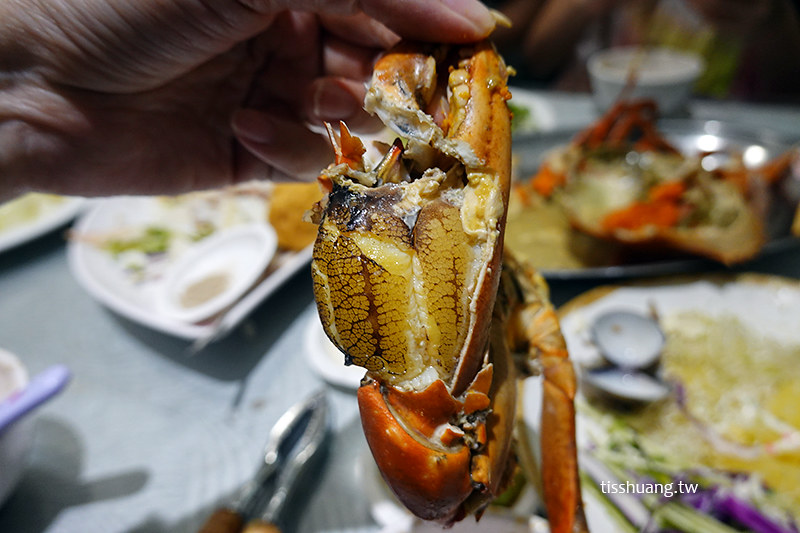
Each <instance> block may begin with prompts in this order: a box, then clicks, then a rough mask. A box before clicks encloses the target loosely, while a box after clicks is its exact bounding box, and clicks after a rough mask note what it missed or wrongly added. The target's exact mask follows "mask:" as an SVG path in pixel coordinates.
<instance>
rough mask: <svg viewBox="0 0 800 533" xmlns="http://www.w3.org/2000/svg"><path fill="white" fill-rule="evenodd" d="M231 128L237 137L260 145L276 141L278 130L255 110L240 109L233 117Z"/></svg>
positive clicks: (262, 114) (268, 119) (267, 118)
mask: <svg viewBox="0 0 800 533" xmlns="http://www.w3.org/2000/svg"><path fill="white" fill-rule="evenodd" d="M231 127H232V128H233V131H234V132H235V133H236V135H237V136H239V137H241V138H243V139H247V140H249V141H252V142H256V143H260V144H271V143H273V142H274V141H275V138H276V135H277V128H276V126H275V123H274V122H273V121H272V120H271V119H270V118H269V117H268V116H267V115H266V114H265V113H262V112H260V111H256V110H255V109H240V110H238V111H237V112H236V113H234V115H233V119H232V120H231Z"/></svg>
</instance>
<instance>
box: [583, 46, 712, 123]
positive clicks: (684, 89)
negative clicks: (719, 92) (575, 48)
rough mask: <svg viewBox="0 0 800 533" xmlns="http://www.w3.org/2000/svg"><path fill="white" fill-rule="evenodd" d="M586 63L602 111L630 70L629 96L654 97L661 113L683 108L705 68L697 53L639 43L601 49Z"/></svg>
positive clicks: (625, 83)
mask: <svg viewBox="0 0 800 533" xmlns="http://www.w3.org/2000/svg"><path fill="white" fill-rule="evenodd" d="M586 66H587V69H588V71H589V79H590V82H591V85H592V92H593V94H594V100H595V104H596V105H597V107H598V108H599V109H600V110H601V111H605V110H606V109H608V108H609V107H611V105H613V104H614V102H616V101H617V99H618V98H619V96H620V95H621V94H622V93H623V91H624V90H625V87H626V85H627V83H628V79H629V76H631V75H632V74H633V75H635V80H636V81H635V85H634V86H633V88H632V89H631V90H630V92H629V93H627V97H628V99H639V98H649V99H652V100H655V102H656V104H658V109H659V112H660V113H661V114H662V115H669V114H674V113H676V112H679V111H681V110H683V108H684V107H685V106H686V102H687V101H688V99H689V96H690V94H691V92H692V88H693V86H694V82H695V81H697V78H698V77H700V75H701V74H702V73H703V69H704V64H703V60H702V59H701V58H700V57H699V56H698V55H696V54H691V53H686V52H680V51H677V50H673V49H670V48H644V47H639V46H628V47H618V48H609V49H607V50H601V51H599V52H596V53H594V54H593V55H592V56H591V57H589V61H588V63H587V65H586ZM632 69H633V70H634V71H635V73H634V72H632Z"/></svg>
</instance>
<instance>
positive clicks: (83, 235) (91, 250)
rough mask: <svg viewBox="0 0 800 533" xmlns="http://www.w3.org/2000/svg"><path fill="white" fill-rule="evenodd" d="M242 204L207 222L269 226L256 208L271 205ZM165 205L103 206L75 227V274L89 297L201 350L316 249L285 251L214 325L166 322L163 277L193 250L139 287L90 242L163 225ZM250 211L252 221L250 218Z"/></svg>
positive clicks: (71, 254)
mask: <svg viewBox="0 0 800 533" xmlns="http://www.w3.org/2000/svg"><path fill="white" fill-rule="evenodd" d="M242 201H249V202H251V203H252V205H250V206H247V205H243V206H241V207H242V209H239V210H237V209H232V210H231V212H230V213H227V212H226V213H216V212H211V213H209V212H205V213H204V216H217V217H219V218H220V219H228V218H230V217H231V216H233V215H236V216H238V217H240V218H242V220H237V221H236V222H235V223H236V224H238V223H241V224H246V223H250V222H253V220H247V219H246V216H251V218H253V217H255V218H257V219H258V220H260V221H265V220H266V218H265V216H264V214H263V212H261V211H260V210H262V209H264V207H263V206H259V205H257V204H258V202H259V201H262V202H265V201H266V200H263V199H261V200H253V199H249V200H248V199H243V200H242ZM162 202H163V201H162V200H160V199H158V198H153V197H127V196H124V197H114V198H108V199H105V200H102V201H98V202H97V203H96V204H95V205H94V206H93V207H92V209H90V210H89V211H88V212H87V213H86V214H85V215H84V216H82V217H81V218H80V219H79V220H78V221H77V223H76V224H75V227H74V233H75V236H76V237H75V238H73V239H72V240H70V242H69V244H68V249H67V257H68V261H69V266H70V269H71V271H72V274H73V275H74V276H75V278H76V279H77V280H78V282H79V283H80V284H81V285H82V286H83V287H84V288H85V289H86V291H87V292H89V294H91V295H92V296H93V297H94V298H95V299H97V300H98V301H99V302H100V303H102V304H104V305H105V306H107V307H108V308H110V309H111V310H113V311H115V312H116V313H118V314H120V315H122V316H124V317H126V318H128V319H130V320H132V321H134V322H137V323H139V324H141V325H143V326H146V327H149V328H152V329H154V330H157V331H160V332H162V333H167V334H169V335H174V336H176V337H181V338H184V339H189V340H194V341H197V342H198V346H202V345H203V344H204V343H206V342H209V341H211V340H216V339H219V338H221V337H222V336H223V335H225V334H226V333H228V332H229V331H230V330H231V329H232V328H233V327H235V326H236V325H238V324H239V323H240V322H241V321H242V320H243V319H244V318H245V317H246V316H247V315H248V314H249V313H250V312H251V311H253V309H254V308H255V307H256V306H257V305H258V304H259V303H261V302H262V301H263V300H264V299H265V298H267V297H268V296H270V295H271V294H272V293H273V292H274V291H275V290H277V289H278V288H279V287H280V286H281V285H283V283H284V282H286V281H287V280H288V279H289V277H291V276H292V275H293V274H294V273H295V272H297V271H298V270H300V269H301V268H304V267H307V265H308V263H309V261H310V260H311V253H312V249H311V246H309V247H307V248H306V249H304V250H302V251H300V252H287V251H280V252H279V253H278V254H276V255H275V257H274V259H273V261H272V263H271V264H270V267H269V269H268V271H267V272H268V275H266V276H265V277H264V278H263V279H262V280H261V281H260V282H258V283H257V284H256V285H255V286H254V287H253V289H252V290H250V291H249V292H248V293H246V294H245V295H244V296H243V297H242V298H241V299H240V300H238V301H237V302H236V303H235V304H234V305H233V306H232V307H231V308H230V309H229V310H228V311H227V312H225V313H224V314H222V315H220V316H219V317H217V319H215V320H213V321H207V322H203V323H189V322H183V321H180V320H176V319H174V318H171V317H169V316H165V315H164V314H163V313H159V312H158V310H157V298H156V295H157V293H158V291H159V289H160V287H159V283H160V282H162V281H163V280H162V279H161V277H160V276H163V271H164V270H165V269H166V267H168V266H169V264H170V263H172V262H174V260H175V258H176V257H178V256H179V255H180V254H182V253H184V252H185V251H186V249H188V248H186V247H185V243H184V246H183V247H181V246H177V245H176V246H175V247H174V248H175V250H172V249H171V250H170V253H169V254H165V257H164V259H163V261H162V263H163V264H159V263H158V262H154V264H153V265H152V267H153V268H151V269H150V273H149V274H148V277H147V279H144V280H139V281H137V280H135V279H133V278H132V277H131V275H130V272H128V271H126V268H125V265H124V264H122V263H120V262H119V261H116V260H114V258H113V257H112V255H111V254H110V253H108V252H107V251H104V250H101V249H100V248H98V247H97V246H95V245H93V244H91V243H90V242H89V241H90V240H91V239H96V238H98V237H102V236H104V235H109V234H112V233H113V232H115V231H120V229H124V228H131V227H143V226H145V225H148V224H154V223H155V224H160V223H162V222H163V217H164V208H163V203H162ZM209 205H211V209H212V210H213V209H215V208H217V204H214V203H213V202H212V203H211V204H209ZM230 207H231V206H228V208H230ZM234 207H235V206H234ZM248 207H249V208H250V209H249V210H250V211H252V215H247V213H246V212H247V211H248V209H247V208H248ZM208 208H209V206H208V205H204V206H203V209H208ZM219 209H220V210H221V209H222V208H219ZM194 211H197V210H196V209H194ZM184 214H185V213H184ZM172 223H174V224H175V225H177V226H180V225H181V224H185V223H186V220H174V221H172ZM148 268H150V267H148Z"/></svg>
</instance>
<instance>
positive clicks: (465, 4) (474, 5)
mask: <svg viewBox="0 0 800 533" xmlns="http://www.w3.org/2000/svg"><path fill="white" fill-rule="evenodd" d="M439 1H440V2H441V3H442V5H444V6H446V7H447V8H448V9H450V11H452V12H454V13H457V14H458V15H460V16H461V17H462V18H464V19H466V20H468V21H469V22H471V23H472V25H473V26H474V27H475V30H476V31H477V32H478V33H479V34H481V35H489V34H490V33H491V32H492V30H493V29H494V26H495V19H494V17H492V13H491V11H489V9H488V8H487V7H486V6H485V5H483V4H482V3H481V2H478V1H476V0H439Z"/></svg>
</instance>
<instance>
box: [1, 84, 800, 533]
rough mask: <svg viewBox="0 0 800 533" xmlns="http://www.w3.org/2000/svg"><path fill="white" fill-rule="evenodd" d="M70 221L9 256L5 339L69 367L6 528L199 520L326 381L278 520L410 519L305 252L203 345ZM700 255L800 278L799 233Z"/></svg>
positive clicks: (772, 114)
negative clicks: (321, 319)
mask: <svg viewBox="0 0 800 533" xmlns="http://www.w3.org/2000/svg"><path fill="white" fill-rule="evenodd" d="M512 94H519V95H524V96H525V98H527V101H530V102H533V104H532V107H531V110H532V120H533V131H531V132H529V133H527V134H526V135H532V136H536V135H549V134H552V133H553V132H558V131H569V130H574V129H576V128H581V127H583V126H586V125H588V124H590V123H591V122H592V121H594V120H596V119H597V118H598V116H599V113H598V110H597V108H596V107H595V104H594V101H593V99H592V97H591V95H590V94H588V93H566V92H553V91H548V90H541V89H535V88H526V87H523V86H520V87H512ZM520 98H522V97H520ZM523 100H524V98H523ZM512 103H514V99H513V98H512ZM684 116H685V118H691V119H697V120H715V121H723V122H728V123H735V124H738V125H740V126H741V127H743V128H749V129H752V131H753V132H759V131H767V130H768V131H771V132H777V133H778V134H780V135H781V136H783V137H785V138H786V139H787V140H788V141H789V142H797V141H798V140H800V105H797V106H793V105H786V104H756V103H745V102H735V101H718V100H705V99H696V100H692V101H690V102H689V104H688V105H687V108H686V109H685V111H684ZM65 230H66V228H60V229H59V230H58V231H53V232H51V233H48V234H46V235H43V236H41V237H39V238H37V239H34V240H31V241H29V242H27V243H24V244H21V245H19V246H16V247H14V248H13V249H11V250H7V251H5V252H3V253H2V254H0V348H3V349H5V350H7V351H9V352H12V353H14V354H16V355H17V357H19V358H20V359H21V360H22V361H23V363H24V364H25V366H26V367H27V369H28V371H29V373H30V374H31V375H34V374H37V373H38V372H41V371H43V370H45V369H46V368H48V367H50V366H52V365H56V364H63V365H66V367H68V368H69V369H70V371H71V375H72V379H71V381H70V383H69V384H68V385H67V387H66V388H65V390H63V391H62V392H61V393H60V394H59V395H58V396H57V397H55V398H54V399H52V400H51V401H49V402H48V403H46V404H45V405H43V406H42V407H41V408H39V409H38V410H36V411H35V413H34V414H33V416H34V419H35V422H34V437H33V441H32V446H31V449H30V450H29V453H28V457H27V464H26V467H25V470H24V472H23V475H22V478H21V480H20V482H19V483H18V485H17V486H16V488H15V490H14V491H13V493H12V494H11V495H10V497H9V498H8V499H7V500H6V501H5V502H4V503H3V504H2V506H0V532H4V533H167V532H171V533H194V532H197V531H198V530H199V529H200V528H201V526H202V524H203V523H204V521H205V520H206V518H207V517H208V516H209V515H210V514H211V513H212V512H213V511H214V509H216V508H217V507H219V506H221V505H225V504H226V503H228V502H230V501H231V498H233V497H234V495H235V494H236V493H237V491H238V489H239V488H240V487H241V486H242V485H243V484H244V483H245V482H246V481H248V480H249V479H250V478H251V476H252V475H253V474H254V472H255V470H256V468H257V466H258V464H259V461H260V458H261V452H262V449H263V446H264V444H265V442H266V440H267V437H268V435H269V432H270V429H271V427H272V426H273V424H274V423H275V422H276V420H277V419H278V418H279V417H280V415H281V414H282V413H283V412H284V411H286V410H287V408H289V407H290V406H292V405H293V404H295V403H296V402H298V401H300V400H302V399H304V398H306V397H308V396H309V395H311V394H313V393H315V392H316V391H319V390H324V391H325V395H326V397H327V400H328V402H329V405H330V412H331V431H330V435H329V437H328V438H327V441H326V442H325V446H324V448H323V450H322V455H321V456H320V457H319V461H318V462H317V463H316V464H315V466H314V469H313V471H311V472H310V473H309V474H308V475H307V476H305V477H304V478H303V479H302V480H301V485H300V486H299V487H298V488H297V490H296V491H295V492H294V493H293V496H292V498H291V501H290V502H289V504H288V507H287V508H286V509H285V510H284V512H283V513H282V515H281V521H280V525H281V526H282V528H283V530H284V531H289V532H298V533H300V532H303V533H305V532H308V533H311V532H345V531H347V532H364V533H366V532H378V531H385V532H388V531H402V530H403V529H402V527H401V526H400V525H399V524H398V523H394V524H392V523H382V521H381V520H380V518H376V515H375V509H374V503H375V494H374V493H375V486H376V485H375V480H374V479H372V478H374V477H376V474H375V472H374V470H373V468H374V467H371V464H370V460H369V452H368V449H367V445H366V441H365V439H364V437H363V434H362V432H361V427H360V420H359V414H358V406H357V401H356V394H355V390H354V389H352V388H349V387H345V386H342V385H337V384H331V383H330V382H329V381H326V379H325V378H324V376H321V375H319V374H318V373H317V372H315V371H314V369H312V368H311V366H310V363H309V358H308V357H306V354H305V350H306V337H307V334H308V329H309V325H310V324H311V323H312V322H313V321H316V320H318V319H317V308H316V305H315V303H314V297H313V290H312V281H311V275H310V268H309V267H308V266H304V267H303V268H300V269H299V270H298V271H297V272H296V273H295V274H294V275H293V276H291V277H290V278H289V279H288V280H286V281H285V282H284V283H283V284H282V285H281V286H280V287H279V288H278V289H277V290H276V291H275V292H273V293H272V294H271V295H270V296H269V297H268V298H266V299H265V300H264V301H263V302H261V303H260V305H258V306H257V307H256V308H255V309H254V310H253V312H252V313H250V314H249V316H247V318H246V319H244V320H243V321H242V322H241V323H240V324H239V325H238V326H237V327H235V328H233V329H232V330H231V331H230V332H229V333H228V334H227V335H226V336H225V337H224V338H222V339H219V340H216V341H215V342H212V343H210V344H208V345H207V346H205V347H203V348H202V349H199V350H197V349H193V346H192V343H191V342H189V341H187V340H185V339H181V338H177V337H174V336H170V335H168V334H165V333H160V332H157V331H154V330H152V329H150V328H148V327H146V326H144V325H141V324H139V323H137V322H135V321H132V320H129V319H127V318H125V317H123V316H121V315H119V314H117V313H115V312H114V311H112V310H109V309H108V308H107V307H105V306H104V305H102V304H101V303H99V302H98V301H97V300H95V299H94V298H93V297H92V296H91V295H90V294H88V293H87V291H85V290H84V288H83V287H82V286H81V285H80V284H79V283H78V282H77V281H76V279H75V277H74V275H73V273H72V272H71V270H70V266H69V263H68V259H67V253H66V248H67V239H66V231H65ZM703 269H704V270H713V271H720V272H751V271H752V272H759V273H766V274H772V275H779V276H785V277H789V278H795V279H800V246H798V245H795V244H791V245H789V246H785V247H784V248H783V249H781V250H778V251H774V252H772V253H770V254H769V255H764V256H761V257H759V258H756V259H755V260H752V261H749V262H747V263H745V264H741V265H737V266H735V267H726V266H724V265H716V264H710V263H703ZM624 281H628V280H627V279H626V278H625V276H621V277H616V278H613V279H610V278H608V277H605V276H594V277H591V276H585V277H580V276H579V277H574V278H570V279H557V278H556V279H550V280H549V285H550V291H551V292H550V295H551V299H552V301H553V303H554V304H555V305H556V306H559V305H562V304H564V303H566V302H568V301H569V300H570V299H572V298H573V297H575V296H577V295H579V294H581V293H583V292H585V291H587V290H590V289H592V288H594V287H597V286H600V285H605V284H610V283H620V282H624ZM0 475H2V472H0ZM389 522H391V521H389Z"/></svg>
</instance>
